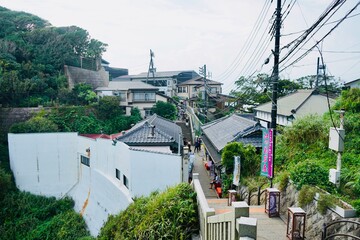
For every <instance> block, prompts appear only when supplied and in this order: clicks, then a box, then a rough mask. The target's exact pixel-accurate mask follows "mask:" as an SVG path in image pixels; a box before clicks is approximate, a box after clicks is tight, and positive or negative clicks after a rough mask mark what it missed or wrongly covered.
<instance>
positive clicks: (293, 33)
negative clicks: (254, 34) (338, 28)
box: [281, 13, 360, 52]
mask: <svg viewBox="0 0 360 240" xmlns="http://www.w3.org/2000/svg"><path fill="white" fill-rule="evenodd" d="M359 15H360V13H356V14H354V15H350V16H349V17H348V19H349V18H353V17H356V16H359ZM340 20H341V19H338V20H335V21H332V22H328V23H325V24H324V26H326V25H330V24H333V23H337V22H339V21H340ZM306 30H307V29H303V30H300V31H296V32H292V33H286V34H281V36H282V37H285V36H291V35H295V34H298V33H303V32H305V31H306ZM323 52H324V51H323Z"/></svg>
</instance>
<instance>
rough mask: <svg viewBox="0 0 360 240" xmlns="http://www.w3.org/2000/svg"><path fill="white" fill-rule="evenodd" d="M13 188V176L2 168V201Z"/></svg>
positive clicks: (0, 173) (0, 182) (0, 171)
mask: <svg viewBox="0 0 360 240" xmlns="http://www.w3.org/2000/svg"><path fill="white" fill-rule="evenodd" d="M11 188H12V182H11V175H10V174H9V173H7V172H6V171H5V170H4V169H3V168H1V167H0V201H1V200H2V199H3V198H4V197H5V195H6V194H7V193H8V191H9V190H10V189H11Z"/></svg>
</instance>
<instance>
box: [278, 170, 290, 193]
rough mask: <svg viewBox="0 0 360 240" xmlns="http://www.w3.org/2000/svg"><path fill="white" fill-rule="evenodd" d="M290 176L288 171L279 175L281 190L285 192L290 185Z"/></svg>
mask: <svg viewBox="0 0 360 240" xmlns="http://www.w3.org/2000/svg"><path fill="white" fill-rule="evenodd" d="M289 177H290V174H289V172H287V171H283V172H281V173H280V174H278V175H277V180H278V181H279V190H280V191H284V190H285V189H286V188H287V185H288V184H289Z"/></svg>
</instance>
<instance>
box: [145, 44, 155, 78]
mask: <svg viewBox="0 0 360 240" xmlns="http://www.w3.org/2000/svg"><path fill="white" fill-rule="evenodd" d="M153 58H155V54H154V52H153V51H152V50H151V49H150V63H149V69H148V73H147V76H146V83H147V82H148V79H149V75H150V73H151V74H152V77H153V78H155V72H156V68H154V60H153Z"/></svg>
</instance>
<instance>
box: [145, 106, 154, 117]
mask: <svg viewBox="0 0 360 240" xmlns="http://www.w3.org/2000/svg"><path fill="white" fill-rule="evenodd" d="M144 110H145V117H149V116H151V115H152V114H153V112H152V111H151V108H144Z"/></svg>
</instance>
